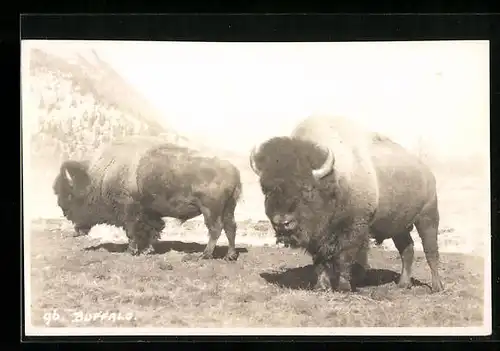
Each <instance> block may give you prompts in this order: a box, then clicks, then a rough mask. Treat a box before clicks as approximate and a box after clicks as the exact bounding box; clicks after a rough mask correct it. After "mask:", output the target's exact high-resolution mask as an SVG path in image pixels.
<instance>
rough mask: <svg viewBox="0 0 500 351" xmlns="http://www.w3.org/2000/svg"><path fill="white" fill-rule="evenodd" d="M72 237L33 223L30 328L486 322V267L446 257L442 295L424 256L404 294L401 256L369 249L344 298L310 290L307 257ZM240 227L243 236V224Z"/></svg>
mask: <svg viewBox="0 0 500 351" xmlns="http://www.w3.org/2000/svg"><path fill="white" fill-rule="evenodd" d="M247 225H248V224H247ZM67 228H68V227H67V225H66V224H65V223H64V221H61V220H48V221H47V220H45V221H42V220H39V221H33V223H32V229H31V232H32V233H31V234H32V235H31V277H29V278H28V279H31V289H32V295H31V296H32V306H31V307H32V310H31V312H32V323H33V326H44V325H48V326H52V327H57V326H59V327H61V326H67V327H80V326H81V327H85V326H87V327H88V326H93V327H98V326H99V327H101V326H102V327H114V326H122V327H375V326H376V327H433V326H435V327H459V326H461V327H465V326H480V325H482V323H483V264H484V262H483V259H481V258H477V257H472V256H467V255H463V254H448V253H446V254H442V258H441V261H442V269H441V274H442V278H443V282H444V284H445V286H446V290H445V291H444V292H442V293H437V294H430V293H429V287H428V285H427V284H429V283H430V272H429V269H428V267H427V264H426V261H425V258H424V256H423V254H422V253H421V252H417V253H416V255H415V263H414V274H413V276H414V278H415V281H414V287H412V288H411V289H408V290H401V289H398V288H397V287H396V285H395V283H394V281H395V280H396V279H397V278H398V275H399V274H398V273H399V271H400V259H399V256H398V254H397V252H392V251H385V250H383V249H380V248H373V249H372V250H371V252H370V264H371V266H372V269H371V270H370V271H369V272H368V276H367V280H366V281H365V282H364V283H363V286H362V287H360V288H359V289H358V292H356V293H352V294H347V295H346V294H341V293H319V292H315V291H312V290H310V286H311V284H312V282H313V281H312V280H313V276H314V275H313V274H312V266H311V259H310V257H308V256H307V255H305V254H304V253H302V252H301V251H296V250H291V249H288V248H279V247H276V246H274V247H273V246H261V247H251V246H245V245H241V244H240V245H237V247H238V248H239V258H238V260H237V261H236V262H234V263H229V262H225V261H224V260H222V259H220V257H222V255H223V254H224V253H225V251H226V250H227V247H224V246H221V247H220V248H218V249H217V251H216V256H217V257H219V258H218V259H215V260H197V257H198V255H199V254H200V253H201V251H202V250H203V248H204V245H202V244H199V243H190V242H189V241H162V242H160V243H159V245H158V247H157V250H158V254H155V255H152V256H149V257H147V256H139V257H132V256H130V255H128V254H126V253H124V252H122V251H123V250H124V248H125V246H126V245H125V244H119V243H99V241H96V240H93V239H91V238H89V237H78V238H75V237H72V232H71V230H68V229H67ZM240 228H241V229H240V231H242V232H243V231H245V228H244V227H243V225H242V224H240ZM255 228H256V226H255V225H253V226H252V228H251V230H254V231H255V230H256V229H255ZM266 230H267V229H266ZM54 310H55V311H56V312H57V315H58V317H59V318H58V319H57V320H55V319H48V318H47V317H48V316H49V315H47V313H50V312H53V311H54ZM99 312H101V314H99ZM105 312H107V313H108V314H107V315H104V314H103V313H105ZM112 313H116V315H115V317H116V319H115V320H113V317H110V316H112ZM118 313H119V314H120V315H118ZM44 316H45V319H44ZM85 319H86V320H85Z"/></svg>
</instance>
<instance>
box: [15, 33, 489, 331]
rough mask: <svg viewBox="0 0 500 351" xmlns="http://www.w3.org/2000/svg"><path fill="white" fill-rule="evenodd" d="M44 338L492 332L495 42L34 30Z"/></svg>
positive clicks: (31, 134)
mask: <svg viewBox="0 0 500 351" xmlns="http://www.w3.org/2000/svg"><path fill="white" fill-rule="evenodd" d="M21 61H22V65H21V66H22V67H21V77H22V82H21V87H22V137H23V151H22V152H23V153H22V171H23V219H24V223H23V226H24V233H23V250H24V284H23V288H24V298H25V310H24V313H23V317H24V320H25V326H26V327H25V333H26V335H250V334H253V335H255V334H260V335H489V334H490V333H491V228H490V152H489V142H490V140H489V134H490V132H489V113H490V112H489V105H490V101H489V42H488V41H426V42H418V41H415V42H411V41H407V42H404V41H400V42H344V43H305V42H304V43H298V42H297V43H292V42H290V43H216V42H160V41H157V42H147V41H142V42H138V41H135V42H134V41H56V40H30V41H22V45H21Z"/></svg>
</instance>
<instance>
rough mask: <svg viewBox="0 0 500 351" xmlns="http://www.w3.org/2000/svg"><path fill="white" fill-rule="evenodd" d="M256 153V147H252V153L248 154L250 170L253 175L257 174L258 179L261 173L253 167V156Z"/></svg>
mask: <svg viewBox="0 0 500 351" xmlns="http://www.w3.org/2000/svg"><path fill="white" fill-rule="evenodd" d="M256 153H257V146H254V147H253V148H252V152H251V153H250V167H252V170H253V171H254V173H255V174H257V175H258V176H259V177H260V174H261V172H260V171H259V169H258V168H257V166H256V165H255V154H256Z"/></svg>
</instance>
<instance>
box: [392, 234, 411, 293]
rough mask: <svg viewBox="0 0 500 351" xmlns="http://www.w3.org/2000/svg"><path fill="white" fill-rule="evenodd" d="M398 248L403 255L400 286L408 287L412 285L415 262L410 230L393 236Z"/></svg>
mask: <svg viewBox="0 0 500 351" xmlns="http://www.w3.org/2000/svg"><path fill="white" fill-rule="evenodd" d="M392 241H393V242H394V245H395V246H396V249H398V251H399V255H400V256H401V264H402V267H401V276H400V278H399V282H398V287H400V288H403V289H406V288H410V287H411V266H412V264H413V254H414V252H413V239H412V238H411V235H410V233H409V232H404V233H401V234H398V235H396V236H394V237H393V238H392Z"/></svg>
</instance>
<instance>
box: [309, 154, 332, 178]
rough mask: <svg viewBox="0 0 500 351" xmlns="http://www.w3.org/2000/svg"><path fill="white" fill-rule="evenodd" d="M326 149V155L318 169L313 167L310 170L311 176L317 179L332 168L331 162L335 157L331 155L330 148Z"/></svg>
mask: <svg viewBox="0 0 500 351" xmlns="http://www.w3.org/2000/svg"><path fill="white" fill-rule="evenodd" d="M327 150H328V155H327V157H326V160H325V162H324V163H323V165H322V166H321V167H320V168H318V169H313V171H312V175H313V177H314V178H316V179H318V180H319V179H321V178H323V177H324V176H326V175H327V174H328V173H330V172H331V170H332V169H333V163H334V162H335V157H334V156H333V152H332V150H331V149H330V148H328V149H327Z"/></svg>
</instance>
